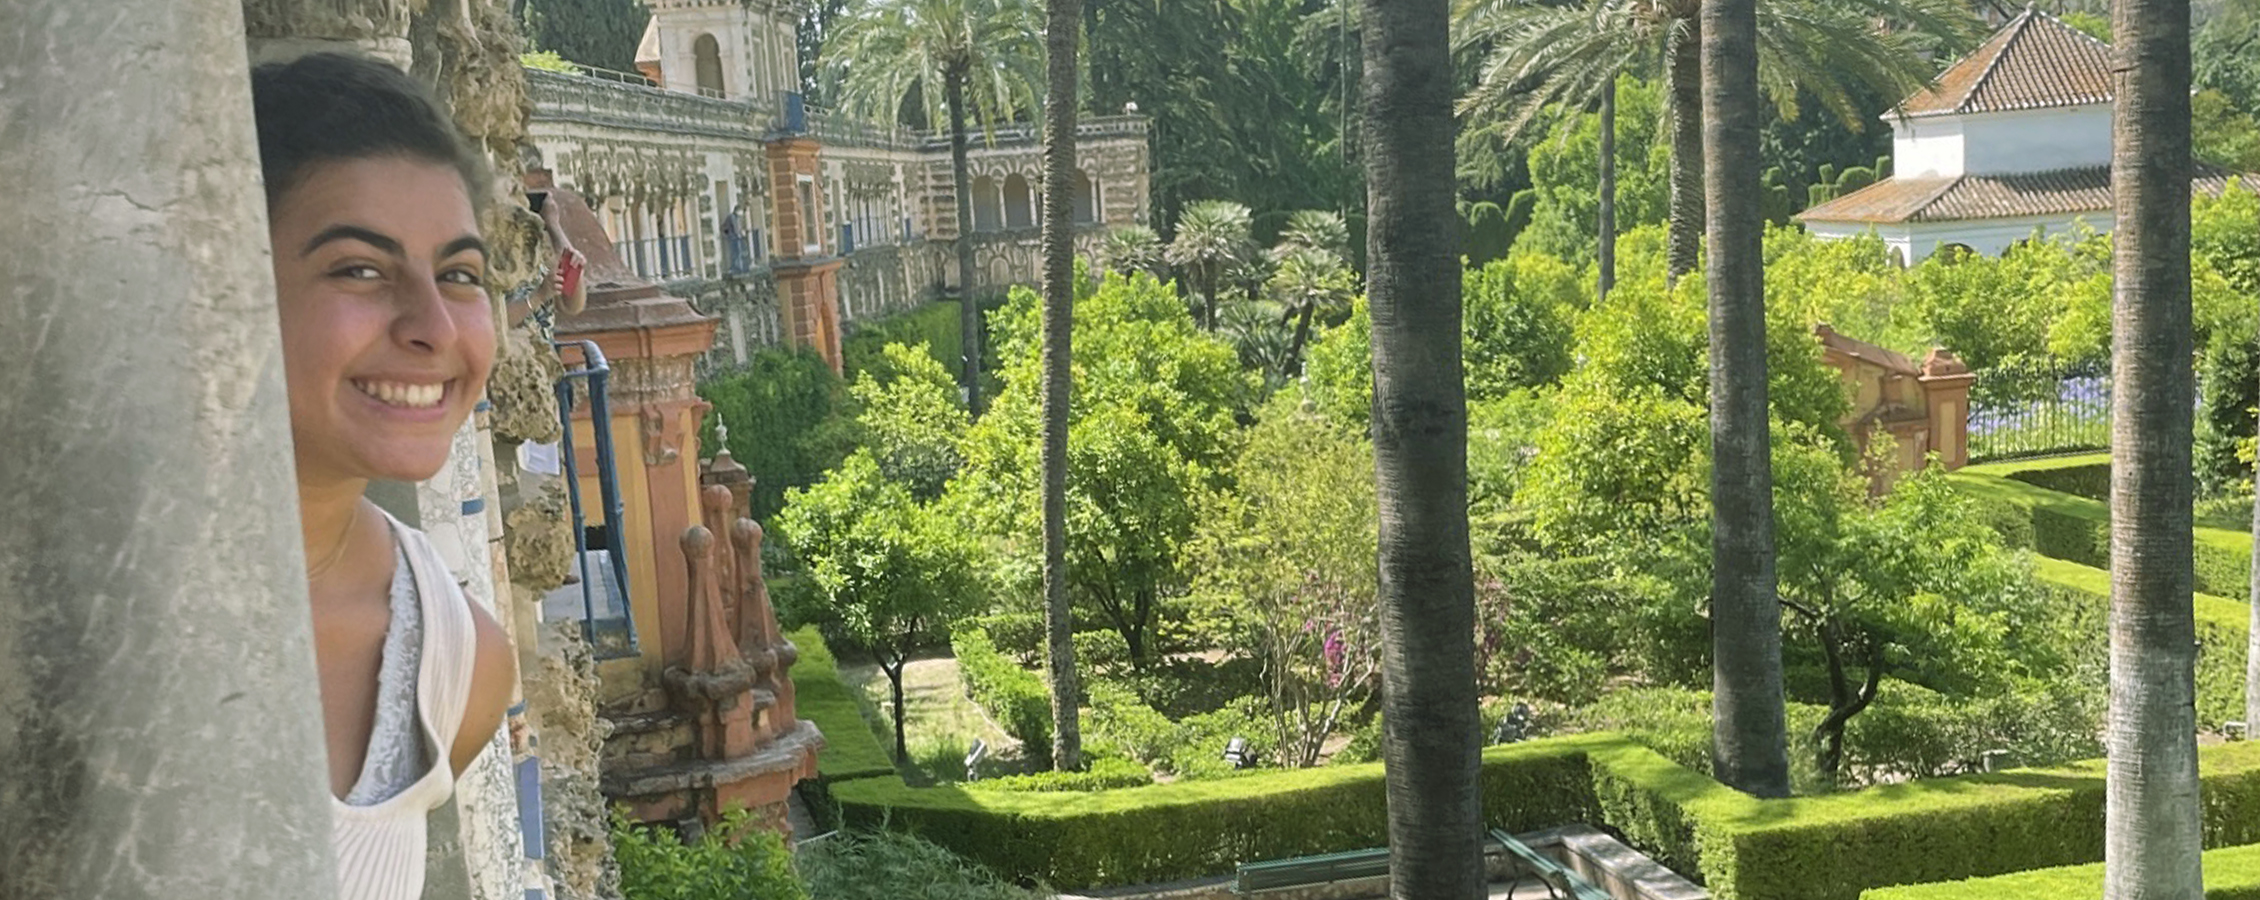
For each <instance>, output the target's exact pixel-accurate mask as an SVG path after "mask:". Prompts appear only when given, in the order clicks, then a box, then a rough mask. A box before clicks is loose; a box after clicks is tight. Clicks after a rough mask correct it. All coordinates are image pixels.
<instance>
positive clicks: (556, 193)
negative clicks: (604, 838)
mask: <svg viewBox="0 0 2260 900" xmlns="http://www.w3.org/2000/svg"><path fill="white" fill-rule="evenodd" d="M533 177H534V179H537V180H541V181H542V184H540V185H537V186H540V187H547V185H546V178H547V173H536V174H535V175H534V176H533ZM549 197H550V202H552V203H556V204H558V205H559V207H560V212H561V213H562V217H563V220H564V223H565V229H566V232H567V234H568V235H569V236H570V237H571V238H572V239H573V241H574V243H575V244H576V245H577V246H579V247H583V248H587V249H586V250H585V251H584V252H585V253H586V254H587V256H588V270H587V275H586V277H587V278H588V279H590V282H589V284H590V290H589V301H588V307H587V308H586V309H584V310H582V311H581V312H580V313H578V314H574V315H567V316H562V317H560V318H559V319H558V321H557V329H556V331H557V338H558V340H559V341H560V342H564V343H566V344H568V345H570V344H571V343H572V342H575V341H592V342H594V343H595V344H596V346H597V347H598V348H599V349H600V350H601V351H602V353H603V355H604V357H605V358H606V360H607V361H608V362H609V364H610V365H611V369H612V375H611V385H610V390H609V391H608V397H609V404H610V410H609V414H610V419H611V421H610V422H609V423H606V424H607V425H608V426H609V427H610V429H611V434H612V439H613V440H612V443H613V447H614V452H615V454H616V456H615V458H614V459H613V469H614V473H615V477H616V478H617V484H618V490H619V496H620V499H621V513H622V514H621V517H620V518H621V520H620V521H618V522H606V521H603V513H604V511H603V510H602V508H601V507H600V506H598V505H596V504H593V503H584V508H585V509H586V510H587V516H588V522H589V524H590V525H592V526H595V527H596V528H601V529H604V530H606V531H610V530H615V529H616V530H617V531H618V536H619V537H620V539H621V543H622V544H623V545H624V548H625V551H626V553H625V557H626V559H625V562H626V573H625V574H626V584H627V586H628V597H627V603H626V604H625V606H626V607H627V610H628V612H629V613H630V615H629V616H627V617H626V618H627V619H628V621H629V622H631V623H632V628H633V634H634V648H635V652H632V653H609V654H605V655H609V656H610V657H611V658H609V659H604V660H601V661H599V662H598V664H597V672H598V674H599V676H600V677H601V680H602V687H601V690H600V694H599V701H598V702H599V708H598V713H599V714H600V715H601V716H602V717H603V718H604V719H605V720H606V721H607V722H608V723H609V724H610V729H611V733H610V736H609V737H608V738H607V739H606V741H605V744H604V749H603V755H602V760H603V761H602V772H603V775H602V787H603V790H604V793H605V796H606V797H608V798H609V799H611V800H613V801H615V802H618V803H621V804H624V805H626V806H627V807H628V810H629V813H630V814H631V815H632V816H634V817H635V818H637V819H640V820H643V821H647V822H668V823H677V824H683V825H691V824H694V823H696V824H712V823H713V822H715V821H717V820H718V819H720V818H721V817H722V816H723V815H724V814H725V813H728V812H731V811H733V810H740V809H743V810H750V811H752V812H753V813H754V815H755V816H756V817H757V818H758V819H760V820H762V821H764V822H766V823H767V824H768V826H769V827H771V828H773V829H775V830H777V831H780V832H788V833H789V831H790V828H789V826H788V824H787V817H786V807H787V802H788V798H789V796H790V794H791V792H792V789H793V785H795V784H797V783H798V782H799V781H800V780H802V779H804V778H809V777H813V776H814V775H815V774H816V754H817V751H818V750H820V749H821V748H822V747H823V744H824V738H823V735H822V734H821V733H820V732H819V731H817V728H816V726H815V724H814V723H811V722H808V721H805V720H803V719H800V718H799V717H798V716H796V715H795V713H794V707H793V685H792V679H791V676H790V674H789V672H790V669H791V668H792V664H793V661H794V660H795V658H796V657H797V652H796V651H795V650H794V648H793V645H792V643H791V642H790V641H788V640H786V639H785V638H784V635H783V634H782V632H781V631H780V630H779V628H778V625H777V616H776V613H775V611H774V610H773V609H772V608H771V606H770V604H769V594H768V589H767V587H766V586H765V584H764V583H763V581H762V573H761V541H762V533H761V527H760V526H759V525H757V524H755V523H754V521H753V519H752V518H751V516H750V511H749V502H750V500H749V498H750V497H751V495H752V490H753V480H752V478H751V477H750V476H749V475H747V473H746V470H745V468H744V467H743V466H740V465H738V464H737V463H736V462H735V461H733V460H731V459H730V455H729V453H728V451H726V450H725V451H723V452H721V453H719V454H718V455H717V456H716V457H715V458H714V459H712V460H709V461H707V462H706V463H705V464H703V465H702V464H701V463H700V455H699V446H698V444H699V437H698V436H699V433H700V426H701V424H702V422H703V420H704V418H705V415H706V413H707V412H708V410H709V409H710V408H711V407H710V406H709V405H708V404H707V403H706V402H705V401H703V400H700V399H699V398H698V395H697V394H696V393H695V392H694V391H693V387H694V384H695V377H694V374H693V373H694V362H695V361H696V360H697V359H698V358H699V356H700V355H701V354H704V353H706V352H707V351H709V350H711V349H712V348H713V345H714V335H715V326H716V319H715V317H713V316H709V315H706V314H703V313H700V312H699V311H698V310H697V309H694V308H693V307H692V306H691V304H690V303H689V302H688V301H686V300H684V299H683V298H681V297H677V296H673V295H671V294H670V293H668V292H667V291H666V290H664V289H662V288H661V287H659V286H658V285H655V284H652V283H651V282H649V281H646V280H644V279H643V278H642V277H640V276H639V275H637V274H636V273H635V271H634V270H633V268H632V267H631V266H630V265H629V264H627V263H626V262H624V261H623V260H621V259H620V257H619V255H618V254H617V253H616V252H615V251H614V249H613V245H612V244H611V242H610V241H608V240H606V235H605V232H604V230H603V226H602V225H601V224H599V222H598V221H597V218H596V215H595V213H594V212H592V211H591V210H590V209H589V207H588V205H587V203H586V202H584V201H583V200H582V199H581V198H580V196H579V195H578V194H575V193H574V192H572V191H569V190H563V189H555V188H550V189H549ZM564 353H565V357H566V362H567V363H568V364H578V363H582V362H585V359H584V357H585V354H583V353H582V352H581V351H579V350H578V349H575V348H573V347H571V346H568V347H567V348H566V349H565V351H564ZM591 410H592V405H591V404H589V403H587V402H581V403H577V404H576V405H575V408H574V421H573V433H572V435H571V436H570V437H569V439H570V440H572V441H573V442H574V447H573V454H574V458H575V459H576V460H580V461H585V462H581V463H580V464H579V465H577V466H576V469H577V471H578V472H579V473H580V475H579V479H580V482H581V484H580V491H581V496H582V497H583V498H584V499H593V498H596V497H599V496H600V495H601V491H600V490H599V475H598V474H597V472H598V466H597V465H595V463H596V461H597V459H598V457H597V449H598V448H597V442H596V440H595V436H596V432H595V428H596V427H597V423H596V422H594V421H593V420H592V415H593V413H592V411H591ZM592 543H593V542H592ZM605 584H606V585H610V584H612V582H610V581H609V580H606V581H605ZM607 589H608V588H607Z"/></svg>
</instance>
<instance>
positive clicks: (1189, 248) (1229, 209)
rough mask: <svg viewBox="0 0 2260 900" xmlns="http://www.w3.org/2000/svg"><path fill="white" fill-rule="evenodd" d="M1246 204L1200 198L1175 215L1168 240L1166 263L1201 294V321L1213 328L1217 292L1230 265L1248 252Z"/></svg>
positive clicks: (1204, 325) (1220, 288)
mask: <svg viewBox="0 0 2260 900" xmlns="http://www.w3.org/2000/svg"><path fill="white" fill-rule="evenodd" d="M1248 218H1249V216H1248V208H1247V207H1245V206H1242V205H1240V204H1238V203H1234V202H1232V201H1230V200H1201V201H1198V202H1194V203H1190V204H1187V205H1186V206H1185V211H1184V212H1183V213H1181V214H1179V215H1178V216H1177V238H1176V239H1175V240H1172V241H1170V242H1169V251H1168V254H1167V258H1168V260H1169V264H1170V265H1173V266H1176V267H1178V268H1180V269H1183V270H1184V272H1185V280H1186V281H1187V282H1189V283H1190V284H1189V285H1188V286H1189V287H1191V288H1192V289H1193V293H1194V294H1195V295H1197V296H1199V297H1200V298H1201V303H1202V309H1203V310H1204V312H1203V314H1202V316H1201V325H1202V327H1204V328H1207V329H1208V330H1210V331H1215V330H1216V300H1217V296H1216V295H1217V293H1218V292H1219V291H1222V290H1223V288H1224V277H1225V275H1226V274H1227V273H1229V272H1230V271H1231V268H1232V265H1233V264H1234V263H1237V262H1239V261H1240V260H1241V259H1243V258H1244V257H1246V256H1247V253H1248Z"/></svg>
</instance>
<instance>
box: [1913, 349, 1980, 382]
mask: <svg viewBox="0 0 2260 900" xmlns="http://www.w3.org/2000/svg"><path fill="white" fill-rule="evenodd" d="M1969 371H1970V367H1969V364H1967V363H1964V362H1962V360H1961V358H1960V357H1957V356H1955V355H1954V351H1952V350H1948V349H1946V348H1944V347H1932V348H1930V355H1929V356H1926V357H1924V358H1923V374H1924V375H1926V376H1930V377H1934V378H1935V377H1937V376H1940V375H1962V374H1966V373H1968V372H1969Z"/></svg>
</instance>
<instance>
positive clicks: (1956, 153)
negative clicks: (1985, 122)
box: [1891, 116, 1962, 178]
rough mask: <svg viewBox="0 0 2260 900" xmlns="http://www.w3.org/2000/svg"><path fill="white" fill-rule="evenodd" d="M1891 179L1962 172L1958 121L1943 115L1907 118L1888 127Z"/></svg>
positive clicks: (1959, 125)
mask: <svg viewBox="0 0 2260 900" xmlns="http://www.w3.org/2000/svg"><path fill="white" fill-rule="evenodd" d="M1891 131H1892V137H1891V176H1892V177H1893V178H1952V177H1954V176H1956V175H1960V174H1962V120H1961V119H1960V118H1959V117H1954V116H1947V117H1942V118H1936V119H1907V120H1901V121H1897V122H1893V123H1892V126H1891Z"/></svg>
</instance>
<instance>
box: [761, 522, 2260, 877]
mask: <svg viewBox="0 0 2260 900" xmlns="http://www.w3.org/2000/svg"><path fill="white" fill-rule="evenodd" d="M2043 565H2044V568H2045V570H2046V574H2047V575H2049V576H2050V577H2051V579H2052V580H2055V581H2059V582H2068V583H2069V584H2070V585H2072V586H2081V585H2085V586H2088V587H2092V584H2093V582H2094V580H2095V579H2097V578H2099V577H2100V573H2096V572H2093V570H2087V571H2084V572H2083V571H2080V570H2079V567H2076V566H2075V567H2072V568H2070V569H2065V568H2062V567H2060V566H2055V565H2052V564H2048V563H2044V564H2043ZM2209 606H2210V607H2214V609H2213V612H2212V613H2211V614H2208V613H2201V614H2200V615H2201V621H2202V620H2205V619H2216V618H2217V617H2218V614H2224V613H2226V612H2228V610H2226V609H2223V608H2221V607H2222V606H2235V607H2240V608H2241V604H2234V603H2232V602H2230V601H2223V600H2220V599H2219V598H2207V599H2202V600H2201V601H2200V609H2205V608H2207V607H2209ZM2216 625H2217V626H2218V627H2222V628H2225V627H2227V626H2226V624H2225V623H2216ZM793 639H794V641H795V643H796V644H799V645H800V646H801V647H802V648H803V650H802V663H801V666H796V667H795V672H794V674H795V676H796V677H795V681H796V682H797V683H799V684H800V685H801V696H802V697H803V698H804V699H803V702H802V706H801V708H802V709H803V710H806V711H810V712H804V713H803V715H806V716H809V717H810V718H811V719H816V717H817V715H818V712H815V711H821V714H822V715H824V716H826V717H828V718H829V719H830V720H832V724H831V725H830V726H829V727H826V725H825V723H824V720H818V721H819V727H823V728H824V730H825V733H826V735H827V736H828V737H831V736H834V735H837V737H836V738H834V739H833V743H832V745H831V746H830V747H828V748H827V749H826V750H825V756H824V757H820V758H819V772H820V773H822V776H823V777H822V778H821V779H820V782H821V784H822V786H823V787H824V788H826V789H828V791H829V796H830V798H831V799H832V800H836V801H837V802H838V804H839V810H840V816H841V821H842V822H843V823H844V824H848V825H855V826H863V827H879V826H887V827H893V828H899V829H903V830H908V831H912V832H916V833H919V834H922V835H924V836H926V837H927V838H928V839H930V840H933V841H935V842H937V843H939V844H942V845H943V846H946V847H948V848H950V849H951V850H953V851H956V852H957V853H959V854H962V855H964V856H966V857H968V858H970V859H972V860H974V861H977V862H980V863H982V864H984V865H986V866H988V867H990V868H992V869H994V870H995V871H997V872H999V873H1001V874H1004V875H1006V876H1007V877H1010V878H1013V879H1015V880H1019V881H1023V882H1029V883H1035V882H1043V883H1047V884H1050V885H1052V886H1054V887H1056V888H1061V889H1076V888H1084V887H1091V886H1096V885H1102V884H1133V883H1143V882H1152V881H1167V880H1172V879H1177V878H1188V877H1199V876H1206V875H1214V874H1217V873H1221V872H1229V871H1231V869H1232V867H1233V866H1234V865H1236V864H1237V863H1240V862H1244V861H1249V860H1259V859H1277V858H1283V857H1290V856H1299V855H1306V854H1312V853H1326V852H1333V851H1340V850H1351V849H1359V848H1364V847H1375V846H1381V845H1382V844H1384V843H1386V841H1387V838H1386V835H1387V827H1388V826H1387V814H1386V807H1385V803H1386V801H1385V787H1384V783H1383V773H1382V767H1381V765H1380V764H1378V763H1369V764H1363V765H1344V766H1328V767H1322V768H1316V769H1302V770H1272V771H1262V772H1257V773H1252V774H1249V775H1244V776H1239V777H1232V778H1224V779H1217V780H1205V781H1181V782H1176V783H1172V784H1166V785H1152V786H1147V787H1136V788H1122V789H1115V790H1100V791H1090V792H1006V791H979V790H968V789H965V788H962V787H958V786H949V785H944V786H939V787H931V788H913V787H909V786H907V785H905V784H904V783H903V781H902V779H901V778H900V777H899V776H898V775H897V774H895V772H894V770H893V768H892V766H891V765H886V764H885V761H886V759H887V757H886V753H885V751H884V749H883V748H881V747H879V745H878V741H877V739H876V738H874V737H872V736H871V733H870V730H869V728H868V727H867V726H865V725H864V724H863V721H862V718H861V713H860V712H859V711H858V710H857V708H856V706H855V705H854V698H853V697H852V696H851V695H848V694H847V691H846V688H845V687H844V685H841V684H840V682H839V680H838V675H837V669H836V666H835V664H834V663H833V662H832V660H831V656H830V654H829V653H827V652H824V651H823V649H822V641H821V639H820V638H818V637H817V636H816V635H815V634H814V633H813V632H812V631H804V632H799V633H795V634H794V635H793ZM802 667H805V669H803V668H802ZM826 685H829V687H826ZM811 688H814V689H815V691H814V692H815V693H816V694H818V695H822V694H824V693H825V692H826V691H828V690H830V689H831V688H837V689H838V696H839V699H840V700H843V701H845V702H844V703H823V704H810V703H809V702H807V700H806V698H807V697H809V696H810V693H811V690H810V689H811ZM859 745H860V746H859ZM837 756H847V757H849V758H848V759H847V760H844V761H843V760H841V759H838V758H835V757H837ZM874 762H876V763H877V765H873V764H872V763H874ZM2199 764H2200V774H2201V776H2202V778H2203V781H2204V791H2205V803H2204V811H2205V812H2204V815H2205V822H2204V828H2205V832H2204V833H2205V843H2206V845H2207V846H2209V847H2223V846H2238V845H2244V844H2252V843H2260V743H2238V744H2229V745H2225V746H2217V747H2207V748H2204V749H2202V750H2201V751H2200V755H2199ZM2103 787H2104V786H2103V767H2102V763H2101V761H2099V760H2097V761H2088V762H2083V763H2076V764H2073V765H2069V766H2063V767H2056V768H2049V769H2024V770H2014V771H2009V772H2001V773H1993V774H1987V775H1972V776H1965V777H1960V778H1938V779H1924V780H1920V781H1915V782H1910V783H1906V784H1896V785H1885V786H1880V787H1874V788H1869V789H1866V790H1861V791H1855V792H1848V793H1843V794H1830V795H1824V796H1817V797H1799V798H1790V799H1785V800H1758V799H1755V798H1752V797H1749V796H1747V795H1745V794H1742V793H1739V792H1737V791H1734V790H1732V789H1730V788H1727V787H1726V786H1724V785H1721V784H1719V783H1718V782H1716V781H1713V780H1712V779H1711V778H1709V777H1708V776H1706V775H1704V774H1702V773H1700V772H1697V771H1694V770H1692V769H1688V768H1686V767H1684V766H1681V765H1679V764H1677V763H1674V762H1672V761H1670V760H1669V759H1666V758H1664V757H1663V756H1662V755H1660V754H1658V753H1656V752H1655V751H1653V750H1650V749H1648V748H1646V747H1643V746H1640V745H1638V744H1636V743H1633V742H1632V741H1630V740H1629V739H1626V738H1624V737H1623V736H1621V735H1615V734H1588V735H1575V736H1570V737H1561V738H1548V739H1544V740H1537V741H1530V742H1526V743H1521V744H1514V745H1509V746H1504V747H1492V748H1488V749H1486V750H1485V751H1484V753H1483V768H1482V774H1481V791H1482V798H1483V809H1484V819H1485V823H1486V825H1488V826H1490V827H1496V828H1506V829H1510V830H1515V831H1525V830H1534V829H1540V828H1548V827H1553V826H1557V825H1563V824H1567V823H1571V822H1587V823H1591V824H1595V825H1599V826H1602V827H1606V828H1608V829H1610V830H1611V831H1614V832H1616V833H1617V834H1619V835H1621V836H1623V837H1624V838H1625V840H1626V841H1627V842H1629V843H1631V844H1632V845H1633V846H1635V847H1638V848H1640V849H1641V850H1642V851H1644V852H1646V853H1648V854H1649V855H1651V856H1653V857H1655V858H1656V859H1657V860H1658V861H1660V862H1662V863H1664V864H1665V865H1667V866H1670V867H1672V868H1673V869H1675V870H1677V871H1679V872H1681V873H1683V874H1687V875H1689V876H1691V877H1695V878H1698V879H1699V880H1701V881H1703V882H1705V883H1706V884H1707V886H1708V887H1709V889H1710V891H1711V894H1712V896H1714V897H1717V898H1720V900H1858V898H1859V897H1860V896H1861V893H1862V892H1863V891H1867V890H1870V889H1873V888H1879V887H1886V886H1892V885H1904V884H1923V883H1929V882H1942V881H1951V880H1955V879H1967V878H1975V877H1985V876H1992V875H2000V874H2004V873H2010V872H2022V871H2026V870H2032V869H2043V868H2049V867H2056V866H2065V865H2077V864H2083V863H2091V862H2095V861H2097V860H2100V859H2101V858H2102V855H2103ZM2238 896H2241V895H2238Z"/></svg>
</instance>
